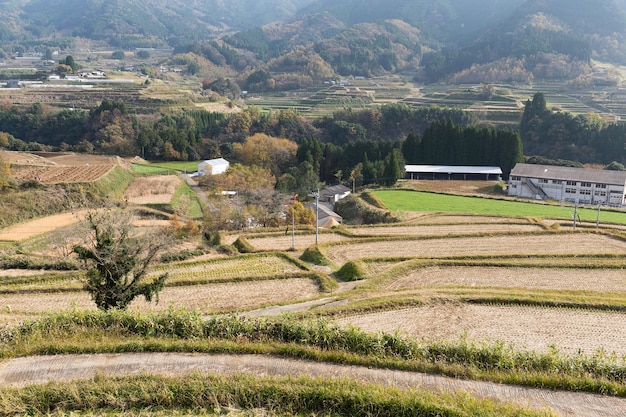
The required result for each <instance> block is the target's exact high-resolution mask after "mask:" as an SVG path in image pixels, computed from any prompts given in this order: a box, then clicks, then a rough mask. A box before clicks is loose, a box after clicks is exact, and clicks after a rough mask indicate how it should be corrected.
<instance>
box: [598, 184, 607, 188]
mask: <svg viewBox="0 0 626 417" xmlns="http://www.w3.org/2000/svg"><path fill="white" fill-rule="evenodd" d="M596 188H606V184H596Z"/></svg>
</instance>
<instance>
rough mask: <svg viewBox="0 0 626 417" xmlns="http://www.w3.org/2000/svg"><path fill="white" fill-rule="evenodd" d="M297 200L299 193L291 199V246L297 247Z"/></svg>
mask: <svg viewBox="0 0 626 417" xmlns="http://www.w3.org/2000/svg"><path fill="white" fill-rule="evenodd" d="M296 201H298V194H297V193H296V195H294V196H293V200H292V201H291V248H292V249H293V250H295V249H296V206H295V204H296Z"/></svg>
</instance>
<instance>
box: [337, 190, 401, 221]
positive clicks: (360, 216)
mask: <svg viewBox="0 0 626 417" xmlns="http://www.w3.org/2000/svg"><path fill="white" fill-rule="evenodd" d="M381 204H382V203H381ZM335 212H337V214H339V215H340V216H341V217H343V220H344V223H349V224H380V223H396V222H398V221H399V219H398V218H396V217H394V216H393V215H392V214H391V213H390V212H389V211H388V210H383V209H380V208H378V207H375V206H372V205H371V204H365V203H364V201H363V200H362V199H360V198H358V197H356V196H352V195H350V196H348V197H346V198H344V199H342V200H340V201H338V202H337V203H336V204H335Z"/></svg>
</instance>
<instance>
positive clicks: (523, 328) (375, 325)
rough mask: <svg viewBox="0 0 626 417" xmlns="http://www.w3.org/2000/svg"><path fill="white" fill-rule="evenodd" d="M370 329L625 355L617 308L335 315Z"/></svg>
mask: <svg viewBox="0 0 626 417" xmlns="http://www.w3.org/2000/svg"><path fill="white" fill-rule="evenodd" d="M339 321H340V322H341V323H344V324H348V323H349V324H351V325H353V326H357V327H360V328H362V329H364V330H367V331H370V332H387V333H394V332H400V333H402V334H406V335H410V336H412V337H416V338H418V339H423V340H429V341H432V340H459V339H460V338H467V339H468V340H472V341H477V342H481V341H485V342H490V343H493V342H494V341H495V340H501V341H504V342H505V343H507V344H513V345H514V346H515V347H516V348H518V349H522V350H534V351H537V352H546V351H549V350H550V349H551V346H555V347H557V348H558V350H559V351H561V352H564V353H567V354H576V353H578V352H582V353H585V354H593V353H594V352H596V351H598V350H599V349H603V350H605V351H606V352H615V353H616V354H617V355H619V356H623V355H626V314H625V313H623V312H621V313H620V312H609V311H593V310H577V309H566V308H545V307H528V306H489V305H487V306H486V305H473V304H466V303H435V304H432V305H426V306H424V307H419V308H411V309H402V310H392V311H384V312H377V313H371V314H359V315H355V316H351V317H348V318H344V319H340V320H339Z"/></svg>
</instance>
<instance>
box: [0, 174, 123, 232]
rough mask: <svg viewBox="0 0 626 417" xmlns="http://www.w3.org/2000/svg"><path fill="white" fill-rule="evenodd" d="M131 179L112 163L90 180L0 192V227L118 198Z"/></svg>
mask: <svg viewBox="0 0 626 417" xmlns="http://www.w3.org/2000/svg"><path fill="white" fill-rule="evenodd" d="M133 178H134V177H133V174H132V173H131V172H130V171H127V170H125V169H123V168H121V167H118V166H116V167H115V168H113V169H112V170H111V171H110V172H109V173H107V174H106V175H105V176H103V177H102V178H100V179H98V180H96V181H93V182H88V183H68V184H53V185H41V184H40V185H35V184H33V186H32V187H28V188H21V189H16V190H7V191H4V192H2V195H1V198H0V212H1V213H2V216H0V228H4V227H8V226H10V225H12V224H17V223H21V222H24V221H27V220H31V219H34V218H37V217H43V216H49V215H52V214H57V213H62V212H65V211H70V210H72V209H75V208H77V207H85V206H94V205H97V204H98V203H102V202H104V201H107V200H116V199H120V198H121V197H122V195H123V194H124V191H125V190H126V188H128V186H129V185H130V183H131V182H132V180H133Z"/></svg>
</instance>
